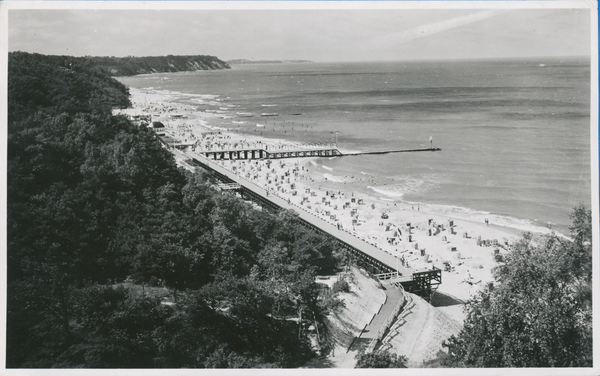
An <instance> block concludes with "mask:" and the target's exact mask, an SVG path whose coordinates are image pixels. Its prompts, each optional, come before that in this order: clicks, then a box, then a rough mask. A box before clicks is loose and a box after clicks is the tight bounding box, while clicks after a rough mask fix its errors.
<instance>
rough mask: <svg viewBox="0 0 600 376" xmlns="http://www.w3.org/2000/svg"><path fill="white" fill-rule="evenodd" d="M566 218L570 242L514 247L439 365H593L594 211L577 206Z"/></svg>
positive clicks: (529, 241)
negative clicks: (569, 228) (570, 222)
mask: <svg viewBox="0 0 600 376" xmlns="http://www.w3.org/2000/svg"><path fill="white" fill-rule="evenodd" d="M571 218H572V220H573V226H572V227H571V235H572V239H573V241H567V240H565V239H562V238H560V237H559V236H557V235H551V236H548V237H546V238H544V239H542V241H541V242H540V241H538V242H536V241H534V239H533V238H532V236H531V235H530V234H525V236H524V237H523V238H522V239H521V240H520V241H519V242H518V243H517V244H516V246H515V248H514V250H512V252H511V253H510V254H509V255H508V256H507V257H506V262H505V263H504V264H501V265H500V266H498V267H497V268H496V269H495V274H494V277H495V281H496V283H494V284H492V285H490V286H488V287H487V288H486V289H485V290H483V291H482V292H481V293H480V294H479V295H478V296H476V297H475V298H474V299H472V300H471V301H470V302H469V304H468V306H467V313H468V316H467V319H466V321H465V324H464V328H463V329H462V330H461V331H460V333H459V334H458V335H457V336H452V337H451V338H450V339H449V340H448V341H447V342H446V343H445V347H446V348H447V349H448V355H447V356H446V357H444V359H443V361H442V365H444V366H452V367H457V366H458V367H591V366H592V360H593V354H592V350H593V348H592V232H591V212H590V211H589V210H587V209H586V208H585V207H583V206H581V205H580V206H578V207H576V208H575V209H574V211H573V214H572V216H571Z"/></svg>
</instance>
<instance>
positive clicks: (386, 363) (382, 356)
mask: <svg viewBox="0 0 600 376" xmlns="http://www.w3.org/2000/svg"><path fill="white" fill-rule="evenodd" d="M406 362H407V359H406V357H405V356H404V355H397V354H392V353H390V352H388V351H374V352H372V353H362V354H360V355H359V356H358V360H357V362H356V366H355V367H354V368H406Z"/></svg>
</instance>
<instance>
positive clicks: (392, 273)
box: [185, 151, 442, 299]
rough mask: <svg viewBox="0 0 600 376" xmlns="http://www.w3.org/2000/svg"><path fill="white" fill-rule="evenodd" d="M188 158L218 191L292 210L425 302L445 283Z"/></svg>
mask: <svg viewBox="0 0 600 376" xmlns="http://www.w3.org/2000/svg"><path fill="white" fill-rule="evenodd" d="M185 155H186V156H187V157H188V158H189V159H188V160H187V162H188V163H189V164H191V165H193V166H196V167H200V168H203V169H205V170H207V171H210V172H211V173H212V174H213V176H214V177H215V178H216V179H217V180H219V181H220V184H219V187H221V188H220V189H221V190H222V191H236V192H239V193H240V195H242V197H244V198H245V199H248V200H252V201H254V202H256V203H257V204H258V205H260V206H261V207H263V208H265V209H268V210H273V211H278V210H283V209H287V210H293V211H294V212H295V213H296V214H297V215H298V217H299V219H300V220H301V223H302V224H303V225H304V226H306V227H308V228H311V229H313V230H314V231H316V232H318V233H321V234H324V235H326V236H329V237H331V238H332V239H333V240H334V241H335V242H336V243H337V244H338V245H339V246H340V247H342V248H344V249H345V250H347V251H348V252H349V253H350V255H351V256H352V257H353V258H354V261H355V262H356V263H357V264H359V265H361V266H363V267H364V268H365V269H367V270H369V271H370V272H371V273H373V274H374V276H375V277H376V278H378V279H380V280H386V281H389V282H391V283H397V284H400V285H402V287H403V288H404V289H405V290H406V291H408V292H411V293H414V294H418V295H420V296H422V297H424V298H425V299H429V298H430V296H431V294H432V293H433V292H434V291H435V290H436V289H437V287H438V286H439V285H440V284H441V283H442V270H441V269H440V268H437V267H435V266H431V267H427V268H422V269H413V268H410V267H408V266H405V265H404V263H403V262H402V261H401V260H400V259H399V258H397V257H395V256H393V255H391V254H389V253H386V252H384V251H383V250H382V249H380V248H378V247H377V246H375V245H373V244H370V243H368V242H366V241H365V240H363V239H360V238H358V237H356V236H354V235H353V234H352V233H350V232H349V231H347V230H345V229H342V228H339V227H338V226H336V225H334V224H332V223H330V222H327V221H325V220H323V219H320V218H318V217H316V216H314V215H313V214H311V213H309V212H308V211H306V210H305V209H304V208H302V207H300V206H296V205H294V204H292V203H290V202H289V201H288V200H284V199H283V198H281V197H278V196H277V195H276V194H273V193H269V191H267V190H266V189H264V188H261V187H259V186H257V185H256V184H254V183H252V182H250V181H248V180H246V179H244V178H242V177H240V176H237V175H236V174H234V173H233V172H231V171H229V170H227V169H225V168H223V167H222V166H219V165H218V164H217V163H216V162H214V161H213V160H211V159H208V158H207V157H205V156H203V155H199V154H196V153H194V152H191V151H187V152H186V153H185Z"/></svg>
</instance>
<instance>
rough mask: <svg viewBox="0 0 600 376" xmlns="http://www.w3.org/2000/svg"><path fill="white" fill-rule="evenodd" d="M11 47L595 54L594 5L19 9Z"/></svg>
mask: <svg viewBox="0 0 600 376" xmlns="http://www.w3.org/2000/svg"><path fill="white" fill-rule="evenodd" d="M8 30H9V34H8V36H9V44H8V46H9V50H10V51H28V52H38V53H43V54H52V55H74V56H83V55H93V56H127V55H133V56H157V55H168V54H171V55H197V54H202V55H215V56H217V57H219V58H221V59H223V60H229V59H238V58H244V59H254V60H259V59H309V60H314V61H364V60H402V59H441V58H478V57H520V56H569V55H590V43H591V42H590V11H589V10H587V9H520V10H505V9H495V10H486V9H473V10H466V9H434V10H409V9H399V10H21V9H19V10H16V9H11V10H9V12H8Z"/></svg>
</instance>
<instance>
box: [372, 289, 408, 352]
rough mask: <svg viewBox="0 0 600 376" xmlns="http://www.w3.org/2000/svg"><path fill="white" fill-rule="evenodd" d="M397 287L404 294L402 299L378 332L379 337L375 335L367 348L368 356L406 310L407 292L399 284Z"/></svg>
mask: <svg viewBox="0 0 600 376" xmlns="http://www.w3.org/2000/svg"><path fill="white" fill-rule="evenodd" d="M395 286H397V287H398V288H399V289H400V291H401V292H402V298H401V299H400V300H399V301H398V304H397V305H396V308H394V311H393V312H392V314H391V315H390V317H388V319H387V320H386V321H385V323H384V324H383V326H382V327H381V328H380V329H379V330H378V331H377V335H375V338H373V340H372V341H371V343H369V346H367V348H366V349H365V353H366V354H369V353H372V352H373V351H374V350H375V347H377V344H378V343H379V342H380V341H381V340H382V339H383V337H385V334H386V333H387V331H388V330H389V329H390V328H391V327H392V325H393V324H394V321H396V318H397V317H398V315H400V313H401V312H402V309H403V308H404V305H405V304H406V300H407V299H406V291H404V288H403V287H402V285H401V284H399V283H398V284H395Z"/></svg>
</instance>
